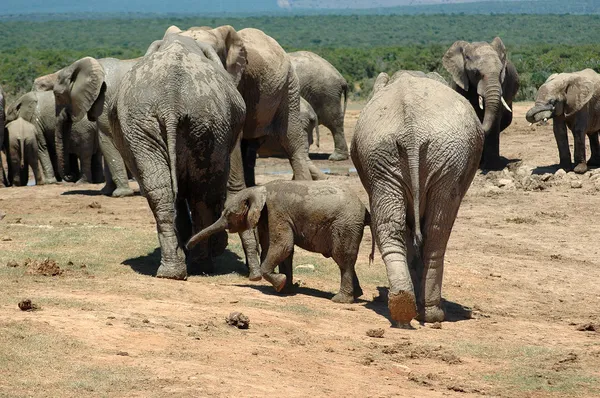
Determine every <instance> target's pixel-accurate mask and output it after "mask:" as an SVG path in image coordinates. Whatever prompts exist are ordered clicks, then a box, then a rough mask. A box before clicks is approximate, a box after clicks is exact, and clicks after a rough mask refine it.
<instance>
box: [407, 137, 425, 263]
mask: <svg viewBox="0 0 600 398" xmlns="http://www.w3.org/2000/svg"><path fill="white" fill-rule="evenodd" d="M419 152H420V151H419V148H416V149H415V154H414V155H413V156H410V154H409V156H408V168H409V170H410V181H411V185H412V192H413V212H414V218H415V222H414V228H413V237H414V241H413V244H414V246H415V251H416V252H417V256H418V257H421V251H422V247H423V234H422V233H421V195H420V192H421V183H420V179H419V177H420V173H419V165H420V163H421V162H420V161H419Z"/></svg>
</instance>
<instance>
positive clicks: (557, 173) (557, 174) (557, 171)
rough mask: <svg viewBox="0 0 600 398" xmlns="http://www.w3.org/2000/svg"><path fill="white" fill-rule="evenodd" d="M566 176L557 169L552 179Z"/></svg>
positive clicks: (562, 170)
mask: <svg viewBox="0 0 600 398" xmlns="http://www.w3.org/2000/svg"><path fill="white" fill-rule="evenodd" d="M566 175H567V172H566V171H565V170H564V169H558V170H556V172H555V173H554V177H557V178H563V177H565V176H566Z"/></svg>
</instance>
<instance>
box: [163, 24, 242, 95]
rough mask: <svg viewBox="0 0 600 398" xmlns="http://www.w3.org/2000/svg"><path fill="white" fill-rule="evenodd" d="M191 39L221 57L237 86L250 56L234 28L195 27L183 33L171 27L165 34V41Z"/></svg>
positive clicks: (226, 26) (227, 26)
mask: <svg viewBox="0 0 600 398" xmlns="http://www.w3.org/2000/svg"><path fill="white" fill-rule="evenodd" d="M173 34H177V35H180V36H186V37H191V38H193V39H194V40H196V41H197V42H199V43H205V44H208V45H210V46H211V47H212V48H213V49H214V50H215V52H216V54H217V55H218V57H219V60H220V62H221V64H222V65H223V67H224V68H225V69H226V70H227V72H229V74H230V75H231V77H232V78H233V81H234V83H235V85H236V86H237V85H238V84H239V82H240V80H241V79H242V75H243V73H244V71H245V70H246V63H247V57H248V54H247V52H246V47H245V46H244V42H243V41H242V38H241V37H240V36H239V35H238V33H237V32H236V31H235V29H234V28H233V27H232V26H229V25H225V26H220V27H218V28H215V29H211V28H209V27H205V26H203V27H193V28H190V29H188V30H186V31H181V29H179V28H178V27H176V26H171V27H169V28H168V29H167V31H166V32H165V36H164V38H163V39H166V38H167V37H168V36H169V35H173Z"/></svg>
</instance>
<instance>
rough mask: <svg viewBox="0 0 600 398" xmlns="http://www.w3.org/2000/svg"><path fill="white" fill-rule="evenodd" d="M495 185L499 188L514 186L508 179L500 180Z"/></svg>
mask: <svg viewBox="0 0 600 398" xmlns="http://www.w3.org/2000/svg"><path fill="white" fill-rule="evenodd" d="M496 185H497V186H498V187H499V188H502V187H505V186H507V185H514V182H513V180H511V179H509V178H501V179H499V180H498V182H497V183H496Z"/></svg>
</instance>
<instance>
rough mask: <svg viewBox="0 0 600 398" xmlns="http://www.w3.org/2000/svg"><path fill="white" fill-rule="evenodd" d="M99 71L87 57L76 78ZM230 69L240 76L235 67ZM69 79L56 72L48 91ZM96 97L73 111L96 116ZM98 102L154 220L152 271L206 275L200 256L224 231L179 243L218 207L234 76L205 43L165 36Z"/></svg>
mask: <svg viewBox="0 0 600 398" xmlns="http://www.w3.org/2000/svg"><path fill="white" fill-rule="evenodd" d="M101 71H102V68H101V66H100V65H99V63H98V62H97V61H94V60H90V68H89V72H90V73H89V74H87V76H84V78H85V77H87V78H92V79H96V77H95V76H94V73H101ZM231 71H232V72H234V73H235V72H237V73H238V74H241V68H238V69H232V70H231ZM71 78H72V77H71V75H70V74H67V73H65V74H61V75H60V76H59V79H58V83H57V86H55V91H56V90H59V91H62V90H63V89H64V88H63V87H64V86H68V85H69V84H74V85H77V84H78V83H79V82H78V81H77V80H75V82H73V83H71ZM78 78H79V77H77V79H78ZM98 80H100V78H98ZM182 94H184V95H182ZM102 101H103V98H102V95H99V96H98V94H97V96H96V97H93V96H90V97H89V101H88V102H87V103H82V104H81V106H80V107H79V108H75V107H74V108H73V110H74V111H75V110H76V111H78V112H81V113H84V114H85V112H87V114H88V117H90V116H92V117H97V115H98V114H99V113H100V111H101V109H102V104H101V102H102ZM105 106H108V109H107V112H108V114H109V120H110V125H111V129H112V132H113V138H114V142H115V144H116V146H117V148H118V150H119V151H120V153H121V154H122V155H123V159H124V160H125V162H126V163H127V166H128V167H129V170H131V171H132V173H133V175H134V176H135V178H136V180H137V181H138V182H139V184H140V187H141V188H142V189H143V191H144V193H145V194H144V196H145V197H146V199H147V201H148V204H149V205H150V208H151V210H152V212H153V214H154V217H155V219H156V226H157V230H158V238H159V242H160V247H161V261H160V267H159V268H158V270H157V274H156V276H157V277H161V278H170V279H186V278H187V270H188V269H189V270H190V271H196V270H200V271H202V272H210V271H211V270H210V269H206V268H207V267H210V265H211V264H206V263H205V262H204V259H206V258H207V257H209V258H210V256H211V255H213V254H214V253H222V252H223V251H224V250H225V247H226V246H227V233H225V232H223V233H222V234H219V235H217V236H216V237H213V238H212V239H211V242H210V243H209V244H208V245H201V246H199V247H196V248H194V249H193V250H189V251H187V250H186V249H185V243H186V242H187V241H188V240H189V238H190V237H191V236H192V233H193V232H195V231H197V230H200V229H202V228H203V227H205V226H207V225H210V224H212V223H213V222H214V221H215V220H217V219H218V218H219V216H220V214H221V212H222V210H223V204H224V201H225V197H226V193H227V180H228V177H229V167H230V157H231V152H232V150H233V148H234V147H235V146H236V143H238V142H239V140H240V136H241V132H242V127H243V123H244V120H245V115H246V113H245V112H246V107H245V104H244V100H243V98H242V96H241V95H240V93H239V92H238V91H237V88H236V86H235V84H234V79H233V78H232V77H231V76H230V75H229V74H228V73H227V72H226V71H225V69H224V68H223V67H222V65H221V61H220V59H219V57H218V55H217V53H216V52H215V51H214V50H213V48H212V47H211V46H208V45H202V44H201V43H198V42H196V41H195V40H193V39H191V38H188V37H184V36H178V35H168V36H167V37H165V38H164V39H163V40H161V41H160V42H158V43H157V42H155V43H153V44H152V45H151V47H150V48H149V49H148V51H147V53H146V55H145V56H144V57H143V58H142V59H141V60H139V61H138V62H137V63H136V64H135V65H134V66H133V67H132V68H131V70H129V72H127V74H125V76H124V77H123V79H122V81H121V84H120V87H119V89H118V92H117V95H116V97H115V100H114V101H113V103H112V104H106V105H105ZM91 113H96V114H92V115H90V114H91ZM73 116H74V117H77V116H78V115H77V114H74V115H73ZM186 262H187V267H186Z"/></svg>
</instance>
